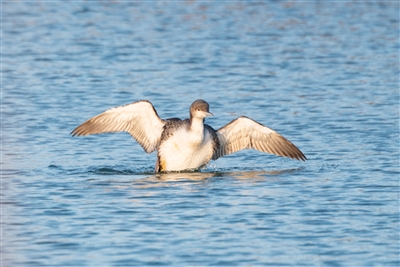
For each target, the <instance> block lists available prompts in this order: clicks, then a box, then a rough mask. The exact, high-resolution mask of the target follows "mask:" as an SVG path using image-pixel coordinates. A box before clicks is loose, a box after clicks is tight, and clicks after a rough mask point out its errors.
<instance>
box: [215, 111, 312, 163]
mask: <svg viewBox="0 0 400 267" xmlns="http://www.w3.org/2000/svg"><path fill="white" fill-rule="evenodd" d="M217 135H218V138H219V141H220V147H219V149H217V150H216V151H215V153H214V155H213V159H214V160H216V159H218V158H220V157H223V156H225V155H228V154H232V153H234V152H237V151H239V150H242V149H250V148H252V149H256V150H259V151H262V152H268V153H271V154H274V155H277V156H283V157H288V158H292V159H297V160H303V161H305V160H306V159H307V158H306V156H305V155H304V154H303V153H302V152H301V151H300V150H299V149H298V148H297V147H296V146H295V145H293V144H292V143H291V142H290V141H289V140H287V139H286V138H285V137H283V136H282V135H280V134H279V133H277V132H275V131H274V130H272V129H270V128H268V127H266V126H264V125H262V124H260V123H258V122H256V121H254V120H252V119H250V118H247V117H245V116H241V117H239V118H237V119H235V120H233V121H231V122H230V123H228V124H227V125H225V126H224V127H222V128H220V129H219V130H218V131H217Z"/></svg>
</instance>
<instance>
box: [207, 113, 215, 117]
mask: <svg viewBox="0 0 400 267" xmlns="http://www.w3.org/2000/svg"><path fill="white" fill-rule="evenodd" d="M205 114H206V115H207V117H209V116H214V114H212V113H211V112H205Z"/></svg>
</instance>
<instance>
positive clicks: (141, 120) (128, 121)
mask: <svg viewBox="0 0 400 267" xmlns="http://www.w3.org/2000/svg"><path fill="white" fill-rule="evenodd" d="M164 125H165V121H164V120H162V119H160V117H159V116H158V114H157V112H156V110H155V109H154V107H153V105H152V104H151V103H150V102H149V101H147V100H140V101H138V102H134V103H131V104H128V105H125V106H119V107H115V108H112V109H109V110H107V111H105V112H103V113H101V114H99V115H97V116H94V117H93V118H91V119H88V120H87V121H85V122H84V123H82V124H81V125H79V126H78V127H76V128H75V129H74V130H73V131H72V132H71V134H72V136H75V135H77V136H81V135H89V134H100V133H113V132H128V133H130V135H131V136H132V137H133V138H134V139H135V140H136V141H137V142H138V143H139V144H140V145H141V146H142V147H143V149H144V150H145V151H146V152H147V153H151V152H153V151H154V150H156V149H157V147H158V145H159V143H160V138H161V133H162V131H163V127H164Z"/></svg>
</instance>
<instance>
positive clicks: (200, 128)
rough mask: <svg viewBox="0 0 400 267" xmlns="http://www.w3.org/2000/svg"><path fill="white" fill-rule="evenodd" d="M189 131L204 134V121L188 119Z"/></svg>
mask: <svg viewBox="0 0 400 267" xmlns="http://www.w3.org/2000/svg"><path fill="white" fill-rule="evenodd" d="M190 131H192V132H196V133H203V132H204V119H200V118H195V117H192V116H191V117H190Z"/></svg>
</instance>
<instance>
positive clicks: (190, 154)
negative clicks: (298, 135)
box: [71, 99, 307, 172]
mask: <svg viewBox="0 0 400 267" xmlns="http://www.w3.org/2000/svg"><path fill="white" fill-rule="evenodd" d="M208 116H213V114H212V113H210V112H209V105H208V103H207V102H206V101H204V100H201V99H200V100H196V101H194V102H193V104H192V105H191V106H190V118H189V119H185V120H180V119H177V118H172V119H167V120H162V119H161V118H160V117H159V116H158V114H157V112H156V110H155V109H154V107H153V105H152V104H151V103H150V102H149V101H147V100H141V101H138V102H134V103H131V104H128V105H125V106H119V107H115V108H112V109H109V110H107V111H105V112H103V113H101V114H99V115H97V116H94V117H93V118H91V119H89V120H87V121H86V122H84V123H82V124H81V125H79V126H78V127H77V128H75V129H74V130H73V131H72V132H71V134H72V135H73V136H75V135H77V136H80V135H89V134H99V133H108V132H121V131H126V132H129V133H130V134H131V136H132V137H133V138H134V139H135V140H136V141H137V142H138V143H139V144H140V145H141V146H142V147H143V149H144V150H145V151H146V152H147V153H151V152H153V151H155V150H157V162H156V172H162V171H181V170H188V169H198V168H200V167H202V166H204V165H206V164H207V163H208V162H209V161H210V160H211V159H213V160H216V159H218V158H220V157H222V156H225V155H228V154H231V153H234V152H236V151H239V150H242V149H251V148H253V149H256V150H259V151H262V152H268V153H271V154H275V155H278V156H284V157H289V158H293V159H297V160H303V161H304V160H306V159H307V158H306V157H305V156H304V154H303V153H302V152H301V151H300V150H299V149H298V148H297V147H296V146H295V145H293V144H292V143H291V142H290V141H288V140H287V139H286V138H284V137H283V136H282V135H280V134H279V133H277V132H275V131H274V130H272V129H270V128H268V127H266V126H264V125H262V124H260V123H258V122H256V121H254V120H252V119H250V118H247V117H244V116H241V117H239V118H237V119H235V120H233V121H231V122H230V123H228V124H227V125H225V126H224V127H222V128H220V129H218V130H217V131H216V130H214V129H213V128H212V127H211V126H209V125H207V124H205V123H204V120H205V118H206V117H208Z"/></svg>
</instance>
